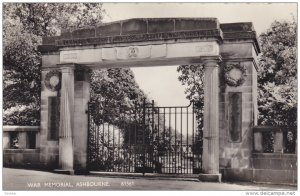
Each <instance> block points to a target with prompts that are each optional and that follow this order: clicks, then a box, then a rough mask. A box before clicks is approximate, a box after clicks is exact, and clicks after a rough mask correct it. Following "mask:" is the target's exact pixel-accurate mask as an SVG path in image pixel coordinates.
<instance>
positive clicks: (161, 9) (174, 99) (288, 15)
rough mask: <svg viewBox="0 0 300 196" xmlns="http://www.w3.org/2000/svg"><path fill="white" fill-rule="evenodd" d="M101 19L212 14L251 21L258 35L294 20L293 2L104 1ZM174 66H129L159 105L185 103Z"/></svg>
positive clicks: (230, 20)
mask: <svg viewBox="0 0 300 196" xmlns="http://www.w3.org/2000/svg"><path fill="white" fill-rule="evenodd" d="M103 8H104V9H105V10H106V12H107V14H106V16H105V17H104V22H111V21H117V20H124V19H130V18H160V17H170V18H172V17H215V18H218V20H219V21H220V23H233V22H252V23H253V25H254V28H255V30H256V32H257V34H258V35H259V34H260V33H262V32H264V31H266V30H267V29H268V28H269V27H270V25H271V23H272V22H273V21H274V20H292V18H293V17H294V18H295V19H297V4H296V3H104V6H103ZM176 68H177V66H176V65H175V66H169V67H151V68H140V67H139V68H132V70H133V72H134V74H135V78H136V81H137V82H138V84H139V86H140V87H141V89H143V91H144V92H145V93H146V94H147V95H148V96H149V97H150V98H151V99H154V100H155V102H156V103H157V104H158V105H159V106H178V105H186V104H188V103H189V101H188V100H187V99H186V98H185V94H184V89H185V87H184V86H182V85H181V83H180V82H179V81H178V79H177V78H178V73H177V71H176Z"/></svg>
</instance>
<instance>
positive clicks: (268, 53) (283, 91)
mask: <svg viewBox="0 0 300 196" xmlns="http://www.w3.org/2000/svg"><path fill="white" fill-rule="evenodd" d="M296 29H297V26H296V22H295V21H292V22H287V21H284V22H278V21H275V22H274V23H273V24H272V25H271V28H270V29H268V30H267V31H266V32H264V33H262V34H261V35H260V37H259V42H260V45H261V49H262V53H261V56H260V59H259V71H258V95H259V97H258V107H259V124H261V125H271V126H287V127H296V126H297V56H296V52H297V48H296V47H297V40H296V38H297V31H296ZM177 71H178V72H179V73H180V76H179V78H178V79H179V81H181V83H182V85H185V86H186V89H185V94H186V97H187V99H189V100H191V101H195V103H196V106H197V107H198V108H199V109H200V114H198V116H197V118H198V125H199V128H202V127H203V122H202V116H203V106H204V105H203V104H204V83H203V74H204V67H203V66H199V65H181V66H179V67H178V69H177Z"/></svg>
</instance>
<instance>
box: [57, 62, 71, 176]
mask: <svg viewBox="0 0 300 196" xmlns="http://www.w3.org/2000/svg"><path fill="white" fill-rule="evenodd" d="M61 74H62V77H61V78H62V81H61V102H60V130H59V167H60V168H59V170H60V171H62V172H65V173H69V174H73V173H74V170H73V156H74V155H73V154H74V153H73V137H72V136H73V133H72V132H73V121H74V120H73V107H74V65H62V67H61Z"/></svg>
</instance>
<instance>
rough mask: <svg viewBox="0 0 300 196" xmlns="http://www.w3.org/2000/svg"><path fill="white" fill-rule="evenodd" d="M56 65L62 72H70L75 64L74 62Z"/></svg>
mask: <svg viewBox="0 0 300 196" xmlns="http://www.w3.org/2000/svg"><path fill="white" fill-rule="evenodd" d="M57 67H58V68H59V69H60V70H61V72H62V73H70V72H72V71H74V69H75V67H76V64H74V63H65V64H57Z"/></svg>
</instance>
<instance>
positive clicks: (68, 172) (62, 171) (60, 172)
mask: <svg viewBox="0 0 300 196" xmlns="http://www.w3.org/2000/svg"><path fill="white" fill-rule="evenodd" d="M54 173H57V174H67V175H74V170H63V169H55V170H54Z"/></svg>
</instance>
